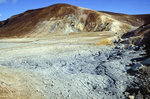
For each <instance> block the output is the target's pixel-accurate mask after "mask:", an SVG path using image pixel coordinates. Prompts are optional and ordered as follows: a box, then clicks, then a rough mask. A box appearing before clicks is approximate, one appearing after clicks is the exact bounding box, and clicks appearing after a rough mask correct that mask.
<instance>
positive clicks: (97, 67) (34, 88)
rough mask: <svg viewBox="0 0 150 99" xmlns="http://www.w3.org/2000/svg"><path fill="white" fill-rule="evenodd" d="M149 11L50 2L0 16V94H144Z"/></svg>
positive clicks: (29, 98)
mask: <svg viewBox="0 0 150 99" xmlns="http://www.w3.org/2000/svg"><path fill="white" fill-rule="evenodd" d="M149 33H150V15H149V14H147V15H126V14H120V13H112V12H103V11H93V10H90V9H86V8H81V7H77V6H73V5H68V4H55V5H52V6H49V7H45V8H40V9H36V10H29V11H26V12H24V13H21V14H19V15H15V16H12V17H11V18H9V19H7V20H4V21H0V38H1V39H0V99H126V98H129V99H149V98H150V96H149V95H150V67H149V66H150V58H149V55H150V54H149V53H150V50H149V49H150V47H149V45H150V44H149V37H150V35H149Z"/></svg>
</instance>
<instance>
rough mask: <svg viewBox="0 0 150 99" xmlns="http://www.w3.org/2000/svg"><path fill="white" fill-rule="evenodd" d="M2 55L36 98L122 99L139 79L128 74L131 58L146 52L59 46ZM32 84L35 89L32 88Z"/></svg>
mask: <svg viewBox="0 0 150 99" xmlns="http://www.w3.org/2000/svg"><path fill="white" fill-rule="evenodd" d="M46 43H47V42H46ZM15 46H16V45H15ZM17 46H18V45H17ZM6 50H7V51H6ZM1 52H3V53H1V56H2V55H3V60H1V61H0V64H1V65H2V66H7V67H8V68H10V69H14V70H15V69H16V70H17V73H16V74H19V76H20V77H22V78H23V81H24V82H25V85H24V86H25V88H26V90H27V91H29V92H31V90H35V91H36V92H37V93H40V94H41V97H37V99H38V98H39V99H42V98H46V99H51V98H59V99H62V98H65V99H92V98H94V99H103V98H104V99H117V98H120V99H123V98H125V95H124V94H123V92H124V91H125V90H126V88H127V86H129V85H130V84H131V83H132V82H133V80H135V79H136V78H135V77H134V76H130V75H128V74H127V70H128V69H129V68H130V67H128V65H129V64H131V63H132V62H131V59H132V58H136V57H139V55H140V54H142V53H144V52H143V51H142V50H139V51H134V47H132V46H125V45H123V44H117V45H116V46H109V47H108V46H90V45H63V44H57V45H53V46H40V47H39V46H38V47H36V48H35V47H33V48H32V47H30V49H29V48H17V49H16V50H8V49H5V51H3V50H2V51H1ZM24 52H26V54H24ZM6 53H7V54H6ZM25 72H29V73H25ZM14 75H15V73H14ZM17 82H19V81H16V82H15V84H16V85H15V86H18V85H17ZM19 84H20V83H19ZM26 85H28V86H26ZM33 85H34V86H35V88H32V87H30V86H33ZM21 90H22V92H24V90H25V89H21ZM30 94H35V92H34V91H33V92H31V93H30ZM30 94H29V95H30ZM20 95H22V93H20Z"/></svg>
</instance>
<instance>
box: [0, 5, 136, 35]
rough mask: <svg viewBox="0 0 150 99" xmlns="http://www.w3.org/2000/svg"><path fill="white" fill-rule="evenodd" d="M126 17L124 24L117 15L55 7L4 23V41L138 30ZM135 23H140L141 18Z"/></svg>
mask: <svg viewBox="0 0 150 99" xmlns="http://www.w3.org/2000/svg"><path fill="white" fill-rule="evenodd" d="M120 17H121V16H120ZM122 17H123V18H124V19H123V20H124V21H122V20H120V18H117V16H115V15H114V14H110V13H106V12H98V11H93V10H89V9H85V8H81V7H76V6H72V5H68V4H55V5H52V6H49V7H46V8H41V9H37V10H29V11H26V12H24V13H22V14H19V15H15V16H12V17H11V18H9V19H7V20H5V21H1V22H0V37H13V36H17V37H24V36H26V37H28V36H29V37H30V36H42V35H47V34H50V33H71V32H99V31H114V32H118V33H123V32H128V31H131V30H133V29H135V28H136V27H137V25H133V24H132V22H130V21H128V20H127V18H126V17H124V16H122ZM134 19H136V20H137V22H138V21H139V20H138V18H134ZM125 20H126V21H125ZM138 26H139V25H138Z"/></svg>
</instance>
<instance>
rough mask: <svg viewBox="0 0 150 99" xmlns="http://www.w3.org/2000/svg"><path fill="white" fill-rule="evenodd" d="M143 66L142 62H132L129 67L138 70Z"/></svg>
mask: <svg viewBox="0 0 150 99" xmlns="http://www.w3.org/2000/svg"><path fill="white" fill-rule="evenodd" d="M143 67H144V66H143V65H142V64H140V63H136V64H134V66H133V67H131V69H132V70H133V71H138V70H139V69H141V68H143Z"/></svg>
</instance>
